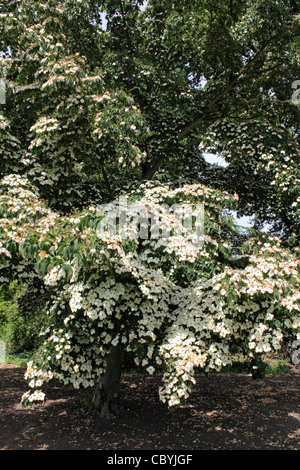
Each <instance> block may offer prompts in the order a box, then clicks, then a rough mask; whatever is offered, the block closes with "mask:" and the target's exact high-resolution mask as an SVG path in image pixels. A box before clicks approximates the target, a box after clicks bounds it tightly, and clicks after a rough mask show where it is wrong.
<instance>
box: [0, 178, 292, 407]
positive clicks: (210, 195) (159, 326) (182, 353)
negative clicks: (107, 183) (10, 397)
mask: <svg viewBox="0 0 300 470" xmlns="http://www.w3.org/2000/svg"><path fill="white" fill-rule="evenodd" d="M5 181H6V183H5V184H6V186H5V187H4V189H3V190H2V191H3V194H4V196H5V197H4V198H3V201H4V202H2V201H1V203H2V207H4V205H5V208H6V211H7V213H8V214H10V217H11V218H10V219H9V223H6V225H5V231H4V234H5V235H4V237H2V238H1V243H2V245H1V248H4V249H6V242H7V240H12V239H13V240H14V243H19V245H20V246H21V247H22V243H23V242H24V238H22V235H21V232H22V231H23V232H24V233H26V236H27V237H29V236H30V233H31V232H30V231H31V230H32V233H34V234H36V233H38V236H39V241H40V243H44V242H45V244H44V245H43V247H44V248H43V249H40V251H38V252H37V257H38V258H37V259H38V260H39V262H43V261H47V262H48V261H51V264H50V266H51V268H50V269H49V270H46V271H45V272H44V274H43V279H44V282H45V284H46V285H47V286H49V287H51V288H52V289H53V292H54V293H53V294H52V305H51V307H50V308H49V310H48V320H47V324H49V325H50V326H48V327H47V329H46V330H45V331H44V332H43V336H44V343H43V346H42V348H41V351H39V359H38V360H39V363H37V364H36V365H35V366H33V364H32V363H29V364H28V370H27V374H26V378H27V380H28V381H29V385H30V388H31V389H32V391H31V392H30V393H27V394H25V396H24V400H23V402H24V404H30V403H34V402H36V401H39V400H40V401H41V400H42V401H43V400H44V398H45V397H44V396H42V392H41V387H42V385H43V384H44V383H46V382H47V381H49V380H51V379H52V378H55V379H58V380H60V381H61V382H62V383H64V384H71V385H72V386H73V387H74V388H79V387H86V388H87V387H94V386H95V384H96V383H97V381H98V380H99V376H100V375H101V374H103V373H104V371H105V368H106V362H105V361H106V356H107V354H109V352H110V350H111V348H112V347H114V346H118V345H121V346H122V347H123V348H124V349H125V350H126V351H128V352H131V353H133V355H134V357H135V363H136V364H138V365H141V366H142V367H144V368H145V370H146V371H147V372H148V373H149V374H153V373H154V372H155V370H156V368H157V367H158V366H159V367H161V366H164V368H165V373H164V376H163V380H164V386H163V387H162V388H161V389H160V397H161V399H162V400H163V401H166V402H167V403H168V404H169V405H170V406H172V405H176V404H178V403H179V402H180V401H181V400H184V399H186V398H187V397H188V395H189V393H190V391H191V388H192V386H193V383H194V377H193V376H194V373H195V371H197V370H198V369H199V368H200V369H204V370H205V371H215V370H220V369H221V368H222V367H224V366H226V365H228V364H229V363H230V360H231V359H230V357H231V356H230V353H229V345H230V344H231V343H232V342H233V343H237V344H244V345H248V346H247V348H248V350H247V351H246V354H247V355H248V357H249V358H251V357H253V356H254V355H257V354H258V355H262V354H264V353H266V352H270V351H276V350H278V349H279V347H280V344H281V341H282V339H283V335H284V333H285V331H289V332H292V333H293V334H294V335H298V336H297V337H298V338H300V318H299V311H300V307H299V301H300V295H299V289H298V286H299V264H300V262H299V259H298V258H297V256H296V255H295V254H292V253H291V252H288V251H287V250H286V249H284V248H282V247H281V245H280V242H279V240H277V239H275V238H274V239H272V238H270V237H269V238H267V239H265V240H264V241H257V240H256V241H253V246H252V251H253V253H252V254H251V256H250V258H249V264H248V266H247V267H246V268H244V269H233V268H229V267H223V268H222V269H220V267H219V268H218V272H217V273H216V274H213V275H211V276H210V278H203V277H199V278H198V279H197V280H196V281H194V282H193V283H189V284H188V285H187V286H185V287H182V285H180V284H178V283H177V282H176V275H175V274H176V271H177V270H178V269H180V268H182V269H183V270H184V269H185V267H186V266H187V265H189V266H190V267H193V266H194V261H195V260H196V259H199V257H200V258H201V259H203V260H204V261H205V262H206V261H207V260H208V259H210V258H211V257H213V256H214V252H215V250H216V249H217V248H218V246H219V243H218V242H216V241H215V240H214V239H213V238H211V237H209V236H206V237H204V240H203V246H201V247H199V246H193V247H191V243H190V240H188V239H185V238H184V237H178V235H177V234H176V231H172V230H170V236H169V237H166V238H165V239H164V240H161V239H160V238H157V239H156V238H154V239H150V240H142V241H141V243H140V244H139V241H138V239H137V238H136V234H135V232H134V230H129V231H128V232H127V237H126V238H125V239H124V238H123V237H122V236H120V235H119V234H115V235H112V234H111V233H110V232H107V231H105V230H101V231H99V230H97V228H91V227H90V226H88V227H83V228H82V227H81V223H82V221H83V222H84V220H85V219H88V217H94V216H95V214H96V212H97V211H96V209H95V208H90V209H89V210H88V211H87V212H86V213H84V214H82V213H81V214H80V215H74V216H73V217H65V218H58V217H57V216H56V214H55V213H52V212H51V211H48V210H47V209H46V208H44V207H43V206H42V205H41V204H40V203H38V198H37V195H36V194H35V193H34V191H33V190H32V191H31V192H29V193H28V192H27V193H26V191H28V189H24V191H25V192H24V193H23V192H22V191H23V189H22V187H23V186H24V184H25V182H24V181H23V180H22V181H21V180H18V181H17V179H16V178H12V179H11V184H10V182H9V181H7V179H6V180H5ZM3 186H4V185H3ZM3 186H2V187H3ZM5 188H6V189H5ZM18 188H19V190H18ZM5 191H6V192H5ZM7 192H9V196H7ZM26 196H27V197H29V196H30V198H31V199H30V201H31V205H30V204H29V208H30V209H29V208H28V204H27V205H26V204H25V202H24V200H25V198H26ZM222 197H223V199H222ZM176 198H179V201H180V200H181V201H182V200H183V199H184V198H187V199H188V198H191V201H192V202H193V201H200V202H202V201H203V200H205V201H206V203H205V208H206V216H207V213H208V214H209V216H208V218H209V220H210V219H211V218H216V221H218V219H217V214H220V213H221V211H222V206H223V204H225V203H228V204H231V203H232V202H234V198H231V199H230V198H229V197H228V196H227V195H226V194H225V195H223V196H222V195H221V194H219V193H218V192H216V193H214V192H213V191H212V190H209V191H208V190H206V189H205V188H203V187H202V186H200V185H192V186H185V187H183V188H180V189H178V188H177V189H176V190H171V189H170V188H168V187H165V186H162V187H159V188H158V187H149V186H147V185H144V187H142V188H141V201H142V204H144V205H146V204H148V205H149V204H150V206H151V205H152V204H157V203H159V204H160V203H164V202H166V201H168V203H169V204H170V203H172V204H173V203H174V202H176ZM194 198H195V199H194ZM23 213H24V214H27V215H26V217H20V215H22V214H23ZM162 214H163V212H162ZM32 217H33V218H34V222H33V219H32ZM162 219H163V221H164V222H165V223H170V224H173V225H172V228H174V226H175V225H174V223H175V222H174V220H175V219H174V218H172V217H170V214H168V213H166V214H165V217H164V214H163V215H162ZM17 222H19V225H18V226H17ZM178 223H179V224H180V221H179V222H178ZM57 225H58V228H57ZM60 226H62V227H64V232H62V231H59V227H60ZM24 228H25V229H26V231H25V230H24ZM48 234H49V238H47V237H48ZM16 235H17V236H16ZM64 236H65V237H66V241H65V240H64ZM68 237H70V238H71V239H73V238H76V239H77V246H78V248H77V250H79V251H77V252H75V254H74V259H73V260H72V259H71V260H70V258H68V259H65V260H64V259H63V257H62V256H60V257H57V258H55V254H56V250H57V249H58V247H59V246H60V244H61V243H62V242H67V240H68ZM46 242H47V243H48V245H47V244H46ZM79 242H80V244H79ZM250 246H251V243H250ZM137 248H139V249H137ZM224 248H226V249H229V247H228V246H227V247H226V244H224ZM51 250H52V251H51ZM66 250H67V254H68V256H69V255H70V249H69V248H67V249H66ZM60 253H63V250H61V251H60ZM52 254H54V257H52ZM24 267H25V266H24ZM66 268H71V271H72V275H71V277H68V279H67V280H66V279H65V277H64V273H66V272H67V271H68V269H66Z"/></svg>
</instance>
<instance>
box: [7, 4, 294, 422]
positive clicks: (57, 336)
mask: <svg viewBox="0 0 300 470" xmlns="http://www.w3.org/2000/svg"><path fill="white" fill-rule="evenodd" d="M143 3H144V2H141V1H138V0H136V1H127V0H114V1H113V0H110V1H99V2H98V1H73V0H68V1H65V2H59V1H54V0H49V1H45V2H41V3H40V2H38V3H34V5H33V4H32V3H30V2H27V1H23V2H14V3H8V4H5V5H3V7H1V11H0V15H1V20H2V23H1V28H2V31H1V48H2V50H3V51H7V53H6V55H5V58H3V59H2V64H1V65H2V67H3V68H5V77H6V102H5V104H4V105H2V106H3V108H2V107H1V115H0V139H1V140H0V151H1V157H2V158H1V161H2V163H3V164H2V167H1V169H0V172H1V178H2V179H1V182H0V196H1V202H0V217H1V228H0V276H1V277H0V280H1V282H8V281H9V280H10V279H12V278H17V279H21V280H22V281H23V282H25V283H28V285H30V286H35V285H36V286H38V288H39V289H42V290H43V300H44V303H43V305H42V306H41V311H40V322H41V338H42V341H41V346H40V348H39V350H38V351H37V353H36V355H35V357H34V358H33V360H32V361H30V362H29V364H28V368H27V372H26V378H27V379H28V382H29V388H30V391H29V392H28V393H26V394H25V395H24V397H23V403H24V405H25V406H26V405H28V404H30V403H33V402H43V401H44V399H45V396H44V392H43V384H45V383H47V382H49V381H50V380H52V379H56V380H60V381H61V382H62V383H64V384H68V385H72V386H73V387H75V388H79V387H84V388H87V389H90V390H91V394H92V397H93V403H94V406H95V407H96V408H101V412H102V415H103V416H109V414H110V408H111V405H112V403H113V402H114V398H115V397H116V396H117V394H118V390H119V384H120V374H121V366H122V362H123V358H124V357H126V354H128V353H130V354H131V355H132V357H133V358H134V361H135V363H136V365H137V366H141V367H142V368H144V369H145V370H146V371H147V372H148V373H149V374H153V373H155V371H157V370H159V371H161V370H163V381H162V387H161V389H160V390H159V393H160V397H161V399H162V401H164V402H167V403H168V404H169V405H170V406H172V405H176V404H179V403H180V402H181V400H184V399H187V397H188V396H189V393H190V391H191V388H192V385H193V383H194V380H195V379H194V374H195V372H196V371H198V370H199V369H202V370H205V371H207V372H208V371H215V370H220V369H221V368H222V367H224V366H226V365H227V364H229V363H230V360H231V351H230V348H231V345H235V346H236V347H239V348H240V349H241V350H242V351H243V352H244V354H245V355H246V356H247V357H248V358H249V360H250V361H251V362H252V366H253V369H252V370H253V375H255V371H256V368H257V367H258V364H259V363H260V361H261V358H262V356H263V355H264V354H265V353H267V352H271V351H277V350H279V349H280V348H281V344H282V341H283V339H284V337H285V336H286V335H288V336H292V337H295V338H298V339H300V318H299V308H300V307H299V300H300V295H299V285H300V283H299V280H300V273H299V264H300V262H299V241H298V236H299V203H300V194H299V181H300V178H299V165H298V162H299V157H300V154H299V140H298V135H299V133H298V130H299V127H298V121H297V118H298V109H297V107H296V106H295V105H294V104H293V103H292V102H291V101H290V100H289V98H290V96H289V95H287V94H288V93H292V91H291V82H292V81H293V80H294V79H295V78H296V76H297V73H298V72H299V44H298V43H297V34H296V35H295V32H296V33H297V32H299V17H298V16H297V14H298V13H299V11H298V9H297V5H296V4H295V3H294V2H288V1H284V0H282V1H280V2H276V4H275V5H274V2H271V1H269V0H264V1H257V2H249V1H243V2H235V1H232V2H227V1H226V2H225V1H222V0H219V1H215V2H211V3H209V4H208V3H207V2H204V1H202V0H199V1H197V2H192V5H191V2H185V1H181V2H176V1H175V2H174V1H172V2H171V1H170V2H161V1H159V0H151V1H149V2H147V5H144V8H141V6H142V4H143ZM101 12H105V14H106V21H107V26H106V27H103V26H102V19H103V17H102V16H101V14H100V13H101ZM295 37H296V39H295ZM298 37H299V36H298ZM275 72H276V73H275ZM287 84H288V85H287ZM205 150H206V151H212V150H213V151H214V152H218V153H221V154H222V155H223V157H224V158H225V160H226V161H227V163H228V166H227V167H226V168H222V169H221V168H219V167H216V166H211V165H209V164H208V163H206V161H205V158H204V156H203V152H204V151H205ZM233 210H235V211H237V212H238V213H239V214H245V215H255V216H256V220H257V221H258V222H259V223H262V222H268V223H269V224H270V225H271V226H272V233H271V234H270V235H266V234H263V233H259V232H253V233H252V234H251V235H250V234H245V235H243V234H242V233H240V232H238V230H237V229H236V228H234V224H233V222H232V218H231V216H230V212H231V211H233ZM32 292H33V293H34V290H33V291H32ZM33 295H38V296H39V295H40V292H35V293H34V294H33ZM30 308H31V306H30V305H28V312H30Z"/></svg>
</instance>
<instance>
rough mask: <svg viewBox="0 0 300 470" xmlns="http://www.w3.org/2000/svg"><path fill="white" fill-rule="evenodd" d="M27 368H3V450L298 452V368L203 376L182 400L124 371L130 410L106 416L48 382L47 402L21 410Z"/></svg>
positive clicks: (0, 379) (0, 433)
mask: <svg viewBox="0 0 300 470" xmlns="http://www.w3.org/2000/svg"><path fill="white" fill-rule="evenodd" d="M24 372H25V369H24V368H21V367H17V366H12V365H2V366H0V450H110V451H111V450H169V451H172V450H299V449H300V407H299V404H300V401H299V397H300V393H299V392H300V371H299V370H296V369H291V372H290V373H289V374H283V375H272V376H267V377H266V378H265V379H264V380H263V381H262V380H260V381H253V380H252V378H251V377H250V376H247V375H238V374H226V375H225V374H218V375H215V376H208V377H205V376H198V377H197V384H196V386H195V389H194V391H193V393H192V395H191V397H190V399H189V401H188V403H187V404H186V405H184V406H181V407H180V408H177V409H171V410H168V409H167V407H166V406H165V405H163V404H162V403H160V402H159V399H158V386H159V384H160V379H159V377H147V376H140V375H125V376H124V378H123V381H122V395H123V397H124V402H125V404H126V407H127V409H126V411H124V412H122V414H121V415H119V416H118V417H116V418H114V419H113V420H110V421H107V420H104V419H101V418H100V417H99V415H95V414H93V413H91V412H89V411H87V409H86V408H85V407H84V404H83V402H82V396H81V395H80V393H79V392H78V391H71V390H67V391H66V390H64V389H62V388H61V387H49V388H48V401H47V403H46V404H45V405H43V406H34V407H32V408H27V409H26V410H24V409H22V407H21V405H20V400H21V396H22V394H23V393H24V392H26V391H27V389H28V387H27V384H26V382H25V381H24Z"/></svg>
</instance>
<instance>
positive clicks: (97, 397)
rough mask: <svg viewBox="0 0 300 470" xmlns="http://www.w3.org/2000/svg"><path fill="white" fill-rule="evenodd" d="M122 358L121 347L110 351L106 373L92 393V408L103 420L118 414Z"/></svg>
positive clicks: (122, 351) (122, 350)
mask: <svg viewBox="0 0 300 470" xmlns="http://www.w3.org/2000/svg"><path fill="white" fill-rule="evenodd" d="M123 357H124V348H123V347H122V346H116V347H113V348H112V349H111V351H110V353H109V355H108V356H107V359H106V371H105V373H104V374H103V375H102V376H101V377H100V379H99V382H98V384H97V386H96V388H95V391H94V396H93V400H92V401H93V407H94V408H95V410H97V411H100V415H101V417H103V418H107V419H110V418H111V416H112V414H118V412H119V411H120V408H121V405H120V401H119V392H120V381H121V367H122V362H123Z"/></svg>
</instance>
